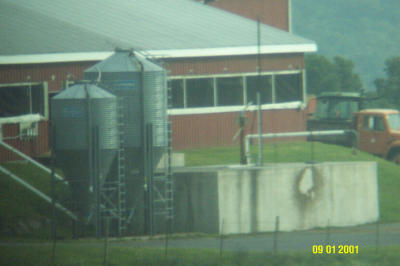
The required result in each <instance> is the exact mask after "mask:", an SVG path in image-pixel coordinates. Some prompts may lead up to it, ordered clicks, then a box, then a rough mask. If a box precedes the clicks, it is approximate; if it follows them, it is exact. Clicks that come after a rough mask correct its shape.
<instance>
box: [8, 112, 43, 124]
mask: <svg viewBox="0 0 400 266" xmlns="http://www.w3.org/2000/svg"><path fill="white" fill-rule="evenodd" d="M42 120H44V117H43V116H41V115H40V114H27V115H20V116H12V117H2V118H0V125H2V124H16V123H33V122H39V121H42Z"/></svg>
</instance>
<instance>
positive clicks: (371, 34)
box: [292, 0, 400, 90]
mask: <svg viewBox="0 0 400 266" xmlns="http://www.w3.org/2000/svg"><path fill="white" fill-rule="evenodd" d="M292 16H293V18H292V19H293V20H292V22H293V31H294V33H296V34H299V35H301V36H303V37H307V38H309V39H312V40H314V41H316V42H317V44H318V51H319V53H321V54H323V55H326V56H329V57H332V56H335V55H341V56H345V57H347V58H349V59H351V60H353V61H354V63H355V65H356V72H358V73H360V74H361V77H362V80H363V83H364V87H365V88H366V89H368V90H371V89H375V86H374V84H373V81H374V80H375V79H376V78H378V77H383V76H384V73H383V69H384V61H385V60H386V59H387V58H389V57H393V56H398V55H399V54H400V51H399V48H398V47H399V43H400V27H399V26H398V25H399V24H400V1H395V0H335V1H329V0H322V1H321V0H293V1H292Z"/></svg>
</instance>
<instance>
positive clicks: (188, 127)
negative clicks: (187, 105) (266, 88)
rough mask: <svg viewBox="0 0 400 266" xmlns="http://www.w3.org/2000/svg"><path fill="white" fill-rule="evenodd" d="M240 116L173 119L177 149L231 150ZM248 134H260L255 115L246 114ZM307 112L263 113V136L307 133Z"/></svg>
mask: <svg viewBox="0 0 400 266" xmlns="http://www.w3.org/2000/svg"><path fill="white" fill-rule="evenodd" d="M238 115H239V112H225V113H214V114H190V115H170V116H169V119H170V121H171V122H172V132H173V133H172V145H173V148H174V149H185V148H196V147H212V146H228V145H235V144H238V142H239V139H236V140H235V141H234V140H232V138H233V136H234V135H235V134H236V132H237V131H238V129H239V126H238V124H237V123H236V122H235V120H236V119H237V117H238ZM246 117H247V118H248V123H247V125H246V127H245V134H255V133H257V114H256V111H252V112H246ZM306 119H307V115H306V112H305V111H304V110H301V109H279V110H263V111H262V121H263V133H275V132H293V131H305V121H306Z"/></svg>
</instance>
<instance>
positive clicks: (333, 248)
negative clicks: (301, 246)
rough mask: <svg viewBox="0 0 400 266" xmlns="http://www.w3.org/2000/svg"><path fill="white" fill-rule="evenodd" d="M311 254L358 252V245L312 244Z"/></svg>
mask: <svg viewBox="0 0 400 266" xmlns="http://www.w3.org/2000/svg"><path fill="white" fill-rule="evenodd" d="M312 253H313V254H358V245H313V247H312Z"/></svg>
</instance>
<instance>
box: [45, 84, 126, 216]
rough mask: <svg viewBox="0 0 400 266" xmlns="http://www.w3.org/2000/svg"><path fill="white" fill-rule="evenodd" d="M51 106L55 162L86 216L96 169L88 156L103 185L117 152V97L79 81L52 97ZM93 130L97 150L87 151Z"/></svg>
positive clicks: (80, 210) (91, 147)
mask: <svg viewBox="0 0 400 266" xmlns="http://www.w3.org/2000/svg"><path fill="white" fill-rule="evenodd" d="M51 106H52V119H51V120H52V125H53V134H54V149H55V153H56V164H57V166H58V167H60V168H61V169H62V170H63V171H64V173H65V175H66V177H67V178H68V180H69V181H70V186H71V189H72V193H73V196H74V199H75V200H77V206H78V212H79V214H80V215H81V216H83V217H87V216H88V215H89V212H88V208H89V206H90V205H91V203H92V202H91V198H92V197H90V196H89V190H92V189H93V180H91V179H92V178H93V176H94V170H95V169H94V167H95V166H94V165H91V164H90V163H89V159H90V161H92V162H93V164H96V163H97V165H98V168H96V169H98V172H99V173H98V177H99V179H100V183H101V184H102V183H103V182H104V180H105V178H106V176H107V175H109V172H110V167H111V165H112V163H113V161H115V158H116V154H117V151H118V128H117V101H116V97H115V96H114V95H112V94H110V93H109V92H106V91H105V90H103V89H101V88H99V87H97V86H95V85H91V84H79V85H74V86H72V87H70V88H68V89H66V90H64V91H62V92H61V93H59V94H58V95H56V96H54V97H53V98H52V100H51ZM96 129H97V132H98V138H97V140H98V144H97V149H98V151H97V153H96V154H93V153H92V154H90V149H91V150H92V151H93V150H94V149H95V146H96V143H95V139H94V137H93V136H94V131H95V130H96ZM96 158H97V161H96V162H94V160H95V159H96Z"/></svg>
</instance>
